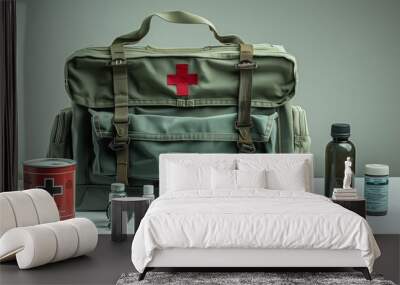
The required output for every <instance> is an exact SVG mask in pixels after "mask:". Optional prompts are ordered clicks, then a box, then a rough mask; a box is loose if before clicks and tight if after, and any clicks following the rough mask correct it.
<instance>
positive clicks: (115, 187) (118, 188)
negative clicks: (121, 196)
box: [111, 183, 125, 192]
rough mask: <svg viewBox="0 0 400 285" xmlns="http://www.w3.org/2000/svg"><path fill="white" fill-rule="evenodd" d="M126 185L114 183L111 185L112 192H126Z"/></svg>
mask: <svg viewBox="0 0 400 285" xmlns="http://www.w3.org/2000/svg"><path fill="white" fill-rule="evenodd" d="M124 191H125V184H124V183H113V184H111V192H124Z"/></svg>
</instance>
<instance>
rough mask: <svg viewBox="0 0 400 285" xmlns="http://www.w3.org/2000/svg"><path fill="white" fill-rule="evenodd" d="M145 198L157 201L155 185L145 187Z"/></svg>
mask: <svg viewBox="0 0 400 285" xmlns="http://www.w3.org/2000/svg"><path fill="white" fill-rule="evenodd" d="M143 198H150V199H151V200H154V199H155V196H154V186H153V185H143Z"/></svg>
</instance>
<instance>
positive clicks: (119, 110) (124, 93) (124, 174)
mask: <svg viewBox="0 0 400 285" xmlns="http://www.w3.org/2000/svg"><path fill="white" fill-rule="evenodd" d="M110 51H111V59H112V62H111V65H112V70H113V90H114V120H113V123H114V128H115V135H114V141H113V142H112V143H111V144H110V147H111V149H113V150H114V151H115V155H116V158H117V165H116V168H117V182H120V183H124V184H126V185H127V184H128V165H129V137H128V127H129V124H128V71H127V64H126V58H125V53H124V46H123V45H120V44H115V45H112V46H111V48H110Z"/></svg>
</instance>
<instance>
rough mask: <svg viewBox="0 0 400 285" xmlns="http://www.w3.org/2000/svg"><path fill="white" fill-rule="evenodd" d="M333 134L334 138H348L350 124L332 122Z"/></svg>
mask: <svg viewBox="0 0 400 285" xmlns="http://www.w3.org/2000/svg"><path fill="white" fill-rule="evenodd" d="M331 136H332V137H333V138H348V137H349V136H350V125H349V124H340V123H336V124H332V127H331Z"/></svg>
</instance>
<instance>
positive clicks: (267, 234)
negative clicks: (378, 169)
mask: <svg viewBox="0 0 400 285" xmlns="http://www.w3.org/2000/svg"><path fill="white" fill-rule="evenodd" d="M165 248H274V249H279V248H301V249H358V250H360V251H361V255H362V257H363V259H364V260H365V264H366V266H367V267H368V268H369V270H370V271H372V267H373V263H374V260H375V259H376V258H377V257H379V255H380V251H379V248H378V246H377V244H376V241H375V239H374V237H373V235H372V232H371V229H370V227H369V225H368V223H367V222H366V220H365V219H363V218H361V217H360V216H359V215H357V214H355V213H353V212H351V211H349V210H346V209H344V208H342V207H341V206H339V205H337V204H335V203H333V202H331V201H330V200H329V199H327V198H325V197H323V196H321V195H317V194H311V193H307V192H299V191H275V190H262V189H248V190H240V191H235V192H231V193H226V194H223V192H222V193H220V194H219V196H218V197H216V196H215V193H214V194H213V195H207V193H201V194H199V193H198V192H197V191H183V192H172V193H167V194H164V195H163V196H161V197H159V198H158V199H156V200H155V201H154V202H153V203H152V204H151V207H150V208H149V210H148V211H147V213H146V215H145V217H144V218H143V220H142V222H141V223H140V226H139V228H138V231H137V233H136V235H135V237H134V240H133V243H132V262H133V264H134V266H135V267H136V269H137V270H138V271H139V272H143V270H144V268H145V267H146V265H147V264H148V263H149V262H150V261H151V260H152V258H153V252H154V250H155V249H165Z"/></svg>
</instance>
